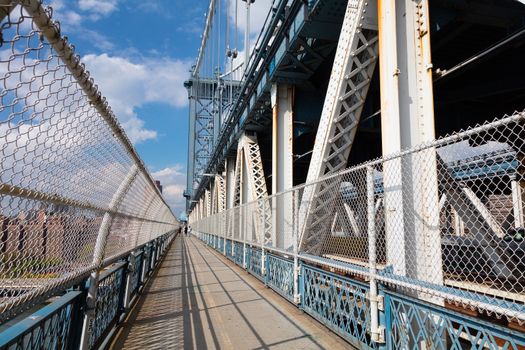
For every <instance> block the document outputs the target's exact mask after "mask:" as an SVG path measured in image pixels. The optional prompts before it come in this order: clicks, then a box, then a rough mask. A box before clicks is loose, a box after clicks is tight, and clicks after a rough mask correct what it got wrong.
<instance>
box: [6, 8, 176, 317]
mask: <svg viewBox="0 0 525 350" xmlns="http://www.w3.org/2000/svg"><path fill="white" fill-rule="evenodd" d="M51 16H52V9H51V8H49V7H48V8H44V7H43V6H42V3H41V1H37V0H19V1H0V20H1V22H0V23H1V25H0V46H1V48H0V86H1V93H0V169H1V170H0V313H2V314H7V313H8V312H14V311H15V309H17V308H20V307H27V306H30V305H31V304H32V303H33V302H37V301H38V300H39V298H40V299H41V298H43V297H45V296H46V295H49V294H50V293H53V291H57V290H59V289H60V290H62V289H64V288H65V287H67V286H70V285H72V284H73V283H75V282H76V281H78V280H79V279H80V278H81V277H85V276H86V274H87V273H89V272H90V271H92V270H93V269H97V268H99V267H100V266H102V265H103V264H106V263H107V262H109V261H111V260H112V259H115V258H117V257H119V256H121V255H122V254H124V253H126V252H128V251H130V250H131V249H133V248H134V247H137V246H139V245H141V244H144V243H145V242H147V241H150V240H152V239H154V238H156V237H158V236H160V235H162V234H164V233H166V232H169V231H171V230H174V229H177V228H178V222H177V220H176V219H175V217H174V216H173V214H172V212H171V210H170V208H169V207H168V205H167V204H166V202H165V201H164V199H163V198H162V197H161V195H160V193H159V192H158V190H157V188H156V186H155V184H154V181H153V179H152V178H151V176H150V174H149V173H148V171H147V169H146V168H145V166H144V164H143V163H142V161H141V159H140V158H139V157H138V155H137V153H136V152H135V150H134V148H133V146H132V144H131V142H130V141H129V140H128V138H127V136H126V135H125V133H124V131H123V130H122V128H121V127H120V125H119V123H118V121H117V119H116V117H115V116H114V115H113V113H112V111H111V109H110V107H109V106H108V103H107V101H106V100H105V99H104V97H102V95H101V93H100V92H99V91H98V88H97V86H96V85H95V84H94V81H93V79H92V78H91V77H90V75H89V72H88V71H87V70H86V68H85V67H84V65H83V63H81V61H80V58H79V56H78V55H76V54H75V53H74V47H73V46H72V45H71V44H69V43H68V41H67V38H66V37H64V36H62V35H61V32H60V25H59V23H58V22H56V21H54V20H53V19H52V18H51ZM97 250H98V251H97Z"/></svg>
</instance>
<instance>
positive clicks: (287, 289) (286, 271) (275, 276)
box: [266, 254, 293, 300]
mask: <svg viewBox="0 0 525 350" xmlns="http://www.w3.org/2000/svg"><path fill="white" fill-rule="evenodd" d="M266 279H267V283H268V285H269V286H270V287H272V288H273V289H274V290H276V291H278V292H279V293H281V294H282V295H283V296H284V297H285V298H288V299H290V300H292V299H293V262H291V261H289V260H286V259H283V258H280V257H278V256H276V255H272V254H267V255H266Z"/></svg>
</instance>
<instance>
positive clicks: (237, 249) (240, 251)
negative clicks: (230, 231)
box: [233, 242, 244, 266]
mask: <svg viewBox="0 0 525 350" xmlns="http://www.w3.org/2000/svg"><path fill="white" fill-rule="evenodd" d="M233 260H234V261H235V263H236V264H237V265H239V266H242V265H243V260H244V245H243V244H242V243H240V242H234V246H233Z"/></svg>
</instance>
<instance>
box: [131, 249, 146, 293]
mask: <svg viewBox="0 0 525 350" xmlns="http://www.w3.org/2000/svg"><path fill="white" fill-rule="evenodd" d="M143 256H144V252H141V253H140V254H138V255H136V256H135V259H134V261H133V272H132V275H131V286H130V288H131V297H133V296H134V295H135V294H136V293H137V292H138V289H139V287H140V283H141V282H142V281H141V276H142V273H141V272H142V269H141V268H142V260H143Z"/></svg>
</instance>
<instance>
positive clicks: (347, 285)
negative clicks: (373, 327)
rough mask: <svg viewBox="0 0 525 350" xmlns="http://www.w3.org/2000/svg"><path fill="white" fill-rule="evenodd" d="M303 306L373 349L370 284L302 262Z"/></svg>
mask: <svg viewBox="0 0 525 350" xmlns="http://www.w3.org/2000/svg"><path fill="white" fill-rule="evenodd" d="M301 274H302V283H303V285H302V288H301V295H302V304H301V307H302V309H303V310H305V311H306V312H308V313H309V314H310V315H312V316H314V317H315V318H317V319H318V320H319V321H321V322H322V323H324V324H325V325H327V326H328V327H329V328H331V329H333V330H334V331H336V332H337V333H339V334H341V335H343V336H344V337H345V338H346V339H347V340H349V341H350V342H351V343H352V344H355V345H356V346H359V347H360V348H363V349H364V348H371V349H374V348H376V346H375V345H374V343H372V341H371V339H370V334H369V333H368V332H369V330H370V304H369V301H368V297H367V295H368V286H367V285H366V284H362V283H358V282H357V281H355V280H352V279H350V278H345V277H342V276H340V275H336V274H333V273H330V272H327V271H324V270H321V269H318V268H314V267H312V266H309V265H306V264H303V265H302V271H301Z"/></svg>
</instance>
